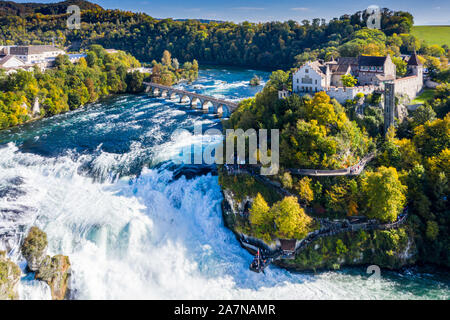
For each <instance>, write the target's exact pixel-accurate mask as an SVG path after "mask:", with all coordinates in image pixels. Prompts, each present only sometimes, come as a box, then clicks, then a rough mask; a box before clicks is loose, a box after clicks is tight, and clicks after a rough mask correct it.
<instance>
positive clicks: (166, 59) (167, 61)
mask: <svg viewBox="0 0 450 320" xmlns="http://www.w3.org/2000/svg"><path fill="white" fill-rule="evenodd" d="M161 62H162V64H163V65H165V66H170V65H172V55H171V54H170V52H169V51H167V50H164V52H163V56H162V58H161Z"/></svg>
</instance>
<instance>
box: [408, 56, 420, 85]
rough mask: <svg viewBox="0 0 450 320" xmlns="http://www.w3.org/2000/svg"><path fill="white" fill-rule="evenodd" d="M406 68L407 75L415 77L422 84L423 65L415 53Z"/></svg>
mask: <svg viewBox="0 0 450 320" xmlns="http://www.w3.org/2000/svg"><path fill="white" fill-rule="evenodd" d="M407 68H408V73H409V74H410V75H412V76H417V77H418V78H419V79H420V82H421V83H422V84H423V65H422V63H421V62H420V60H419V57H418V56H417V54H416V52H415V51H414V53H413V54H412V55H411V57H410V58H409V60H408V65H407Z"/></svg>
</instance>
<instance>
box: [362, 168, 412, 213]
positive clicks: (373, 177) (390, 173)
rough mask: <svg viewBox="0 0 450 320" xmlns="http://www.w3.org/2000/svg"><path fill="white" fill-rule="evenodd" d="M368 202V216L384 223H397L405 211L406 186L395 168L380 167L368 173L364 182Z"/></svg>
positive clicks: (364, 191)
mask: <svg viewBox="0 0 450 320" xmlns="http://www.w3.org/2000/svg"><path fill="white" fill-rule="evenodd" d="M362 189H363V193H364V198H365V201H366V208H367V209H366V216H367V217H369V218H371V219H378V220H380V221H382V222H389V221H395V220H396V219H397V215H398V214H399V213H400V212H401V211H402V210H403V207H404V205H405V200H406V196H405V193H406V189H407V188H406V186H404V185H403V184H402V183H401V182H400V180H399V177H398V173H397V170H396V169H395V168H392V167H390V168H386V167H379V168H377V171H374V172H367V173H366V176H365V177H364V178H363V181H362Z"/></svg>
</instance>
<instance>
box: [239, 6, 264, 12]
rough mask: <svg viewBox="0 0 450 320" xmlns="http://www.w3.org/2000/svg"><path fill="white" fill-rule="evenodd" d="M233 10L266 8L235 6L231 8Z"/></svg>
mask: <svg viewBox="0 0 450 320" xmlns="http://www.w3.org/2000/svg"><path fill="white" fill-rule="evenodd" d="M232 9H233V10H246V11H253V10H266V8H260V7H235V8H232Z"/></svg>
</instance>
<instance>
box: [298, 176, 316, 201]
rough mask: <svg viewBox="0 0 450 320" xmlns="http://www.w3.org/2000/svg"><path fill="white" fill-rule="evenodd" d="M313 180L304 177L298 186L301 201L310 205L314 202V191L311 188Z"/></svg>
mask: <svg viewBox="0 0 450 320" xmlns="http://www.w3.org/2000/svg"><path fill="white" fill-rule="evenodd" d="M311 181H312V180H311V178H309V177H303V178H302V179H300V181H299V182H298V185H297V189H298V195H299V197H300V199H302V200H303V201H305V202H306V203H309V202H311V201H313V200H314V191H313V189H312V187H311Z"/></svg>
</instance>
